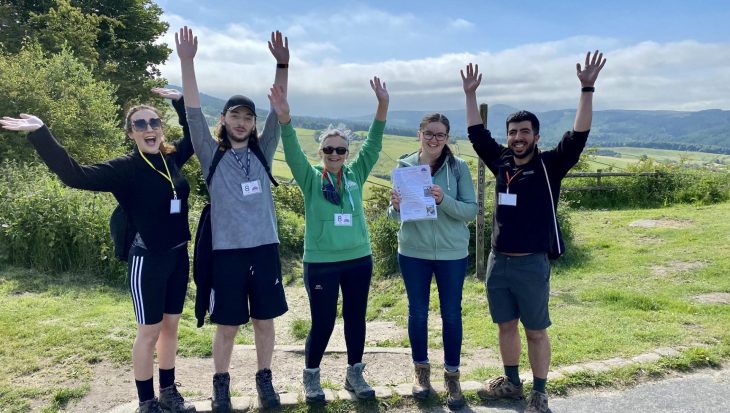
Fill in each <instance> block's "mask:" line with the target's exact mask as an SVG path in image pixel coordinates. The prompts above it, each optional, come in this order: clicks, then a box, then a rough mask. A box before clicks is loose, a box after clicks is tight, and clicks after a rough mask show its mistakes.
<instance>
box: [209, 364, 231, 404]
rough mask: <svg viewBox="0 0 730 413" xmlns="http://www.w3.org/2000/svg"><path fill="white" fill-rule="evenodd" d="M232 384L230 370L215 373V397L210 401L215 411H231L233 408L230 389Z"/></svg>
mask: <svg viewBox="0 0 730 413" xmlns="http://www.w3.org/2000/svg"><path fill="white" fill-rule="evenodd" d="M230 384H231V376H230V375H229V374H228V372H226V373H216V374H214V375H213V399H212V400H211V402H210V407H211V410H212V411H213V413H230V412H231V411H232V410H233V407H232V406H231V394H230V392H229V390H228V388H229V386H230Z"/></svg>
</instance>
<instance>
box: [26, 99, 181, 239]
mask: <svg viewBox="0 0 730 413" xmlns="http://www.w3.org/2000/svg"><path fill="white" fill-rule="evenodd" d="M173 106H174V107H175V110H176V112H177V114H178V117H179V122H180V125H181V126H182V127H183V138H182V139H180V140H179V141H177V142H175V143H174V145H175V148H176V151H175V152H173V153H171V154H169V155H166V156H165V160H166V161H167V166H168V168H169V169H170V175H171V176H172V180H173V182H174V183H175V190H176V191H177V197H178V199H179V200H180V213H178V214H171V213H170V201H171V200H172V199H173V193H172V187H171V186H170V182H169V181H168V180H167V179H165V178H164V177H163V176H162V175H160V174H159V173H157V172H155V171H154V170H152V168H150V166H149V165H148V164H147V162H145V160H144V159H142V156H141V155H140V154H139V149H137V148H136V147H135V149H134V151H133V152H132V153H130V154H128V155H125V156H121V157H118V158H114V159H111V160H109V161H107V162H103V163H98V164H94V165H79V163H78V162H76V160H74V159H73V158H72V157H71V156H70V155H69V154H68V152H67V151H66V149H65V148H64V147H63V146H61V145H60V144H59V143H58V141H57V140H56V139H55V138H54V137H53V135H52V134H51V131H50V130H48V128H47V127H46V126H43V127H42V128H40V129H38V130H36V131H34V132H32V133H30V134H29V135H28V140H29V141H30V143H31V144H32V145H33V147H34V148H35V150H36V151H37V152H38V154H39V155H40V157H41V159H43V162H45V163H46V165H48V168H50V169H51V171H53V172H54V173H55V174H56V175H58V177H59V178H60V179H61V181H62V182H63V183H65V184H66V185H68V186H70V187H72V188H78V189H88V190H91V191H101V192H111V193H112V194H113V195H114V197H115V198H116V199H117V201H119V204H120V205H121V206H122V208H124V211H125V212H126V213H127V215H128V216H129V219H130V220H131V221H132V223H133V224H134V226H135V228H136V229H137V231H138V232H139V234H140V236H141V237H142V240H143V241H144V243H145V246H146V247H147V249H148V250H150V251H154V252H160V251H166V250H169V249H171V248H173V247H175V246H177V245H180V244H182V243H184V242H186V241H188V240H190V229H189V227H188V196H189V194H190V186H189V185H188V182H187V180H186V179H185V176H184V175H183V174H182V171H181V169H182V166H183V164H185V162H186V161H187V160H188V159H190V157H191V156H192V155H193V145H192V142H191V141H190V132H189V130H188V126H187V120H186V117H185V103H184V102H183V101H182V99H180V100H178V101H177V102H174V103H173ZM145 156H146V157H147V159H148V160H149V161H150V162H151V163H152V164H153V165H154V167H155V168H156V169H157V170H158V171H160V172H162V173H165V165H164V164H163V162H162V157H161V156H160V155H159V154H156V155H149V154H145Z"/></svg>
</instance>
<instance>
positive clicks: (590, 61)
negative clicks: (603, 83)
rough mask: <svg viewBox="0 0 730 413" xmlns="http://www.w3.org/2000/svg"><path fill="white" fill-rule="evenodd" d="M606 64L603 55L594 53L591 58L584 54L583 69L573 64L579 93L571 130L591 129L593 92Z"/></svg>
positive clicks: (588, 54) (589, 54) (589, 55)
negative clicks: (579, 89) (578, 82)
mask: <svg viewBox="0 0 730 413" xmlns="http://www.w3.org/2000/svg"><path fill="white" fill-rule="evenodd" d="M605 64H606V59H604V58H603V53H599V52H598V50H596V51H595V53H594V54H593V57H591V52H588V53H586V61H585V67H583V68H581V66H580V63H576V64H575V69H576V71H577V75H578V80H580V86H581V93H580V100H579V101H578V110H577V111H576V112H575V123H573V130H574V131H576V132H586V131H588V130H589V129H591V123H592V122H593V91H594V86H595V84H596V79H597V78H598V74H599V73H600V72H601V69H603V65H605Z"/></svg>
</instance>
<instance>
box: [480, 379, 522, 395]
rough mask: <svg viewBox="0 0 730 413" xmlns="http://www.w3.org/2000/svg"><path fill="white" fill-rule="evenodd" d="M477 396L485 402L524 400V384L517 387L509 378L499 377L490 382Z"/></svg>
mask: <svg viewBox="0 0 730 413" xmlns="http://www.w3.org/2000/svg"><path fill="white" fill-rule="evenodd" d="M477 395H478V396H479V397H480V398H481V399H483V400H497V399H502V398H506V399H520V398H522V383H520V385H519V386H515V385H514V384H512V382H511V381H509V378H508V377H507V376H499V377H496V378H494V379H491V380H489V381H488V382H487V383H486V384H485V385H484V387H482V388H481V389H479V390H478V391H477Z"/></svg>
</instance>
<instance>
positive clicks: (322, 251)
mask: <svg viewBox="0 0 730 413" xmlns="http://www.w3.org/2000/svg"><path fill="white" fill-rule="evenodd" d="M384 129H385V122H384V121H378V120H374V121H373V123H372V125H370V131H368V136H367V139H366V140H365V142H364V143H363V145H362V148H361V149H360V152H359V153H358V154H357V158H355V160H354V161H352V162H351V163H348V164H346V165H344V166H343V167H342V172H343V180H342V181H343V182H342V184H341V186H342V188H343V189H341V190H340V198H341V203H340V205H339V206H338V205H334V204H332V203H330V202H329V201H327V200H326V199H325V198H324V195H323V194H322V183H323V182H324V181H323V176H322V166H320V165H311V164H310V163H309V159H307V156H306V154H305V153H304V151H302V147H301V146H300V145H299V141H298V140H297V134H296V132H295V131H294V128H293V127H292V126H291V124H288V125H281V141H282V143H283V144H284V157H285V159H286V163H287V164H288V165H289V168H290V169H291V172H292V175H293V176H294V179H295V180H296V181H297V185H299V188H301V190H302V193H303V194H304V222H305V227H304V258H303V260H304V262H337V261H346V260H352V259H355V258H362V257H366V256H368V255H370V254H372V250H371V249H370V234H369V233H368V225H367V222H366V221H365V211H364V210H363V206H362V190H363V184H364V183H365V180H367V178H368V175H369V174H370V171H371V170H372V169H373V166H374V165H375V162H377V161H378V156H380V149H381V148H382V147H383V130H384ZM333 178H334V179H335V182H334V184H335V185H336V184H337V181H336V180H337V177H336V175H333ZM345 186H347V188H344V187H345ZM348 193H349V195H348ZM350 197H352V198H350ZM350 199H352V202H350ZM353 206H354V208H353ZM335 214H352V226H335Z"/></svg>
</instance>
